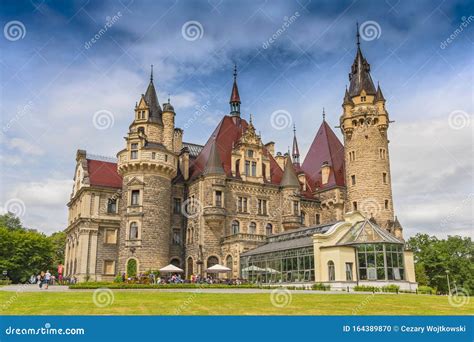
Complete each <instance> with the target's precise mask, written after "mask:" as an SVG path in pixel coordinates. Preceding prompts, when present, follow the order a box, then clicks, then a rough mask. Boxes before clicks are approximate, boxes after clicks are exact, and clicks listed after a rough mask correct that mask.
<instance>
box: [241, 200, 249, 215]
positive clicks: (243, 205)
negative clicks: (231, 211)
mask: <svg viewBox="0 0 474 342" xmlns="http://www.w3.org/2000/svg"><path fill="white" fill-rule="evenodd" d="M247 202H248V198H247V197H244V198H243V203H242V211H243V212H244V213H246V212H247V211H248V210H247Z"/></svg>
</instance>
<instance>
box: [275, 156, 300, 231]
mask: <svg viewBox="0 0 474 342" xmlns="http://www.w3.org/2000/svg"><path fill="white" fill-rule="evenodd" d="M280 189H281V192H282V201H283V205H282V210H283V212H282V224H283V228H284V229H285V230H289V229H295V228H298V227H300V226H301V219H300V212H301V211H300V209H301V208H300V197H299V195H300V182H299V181H298V176H297V175H296V171H295V169H294V167H293V163H292V160H291V157H290V154H289V153H288V154H287V157H286V162H285V169H284V171H283V177H282V178H281V182H280Z"/></svg>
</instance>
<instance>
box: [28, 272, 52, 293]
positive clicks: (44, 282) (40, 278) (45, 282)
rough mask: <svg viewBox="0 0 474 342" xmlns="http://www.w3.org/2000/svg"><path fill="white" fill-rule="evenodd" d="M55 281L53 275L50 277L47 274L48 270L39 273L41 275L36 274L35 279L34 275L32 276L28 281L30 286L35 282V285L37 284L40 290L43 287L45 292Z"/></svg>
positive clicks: (49, 274)
mask: <svg viewBox="0 0 474 342" xmlns="http://www.w3.org/2000/svg"><path fill="white" fill-rule="evenodd" d="M35 280H36V281H35ZM55 281H56V277H55V276H54V275H52V274H51V273H50V272H49V270H47V271H46V272H44V271H41V273H40V274H38V275H37V276H36V277H35V276H34V275H32V276H31V279H30V282H31V283H32V284H34V283H35V282H36V284H38V286H39V288H40V289H42V288H43V286H44V288H45V290H47V289H48V288H49V285H50V284H54V282H55Z"/></svg>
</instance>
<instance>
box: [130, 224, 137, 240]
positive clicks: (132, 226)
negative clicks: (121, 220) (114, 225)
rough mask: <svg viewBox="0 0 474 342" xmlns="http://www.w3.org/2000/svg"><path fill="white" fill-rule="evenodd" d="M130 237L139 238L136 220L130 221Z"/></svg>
mask: <svg viewBox="0 0 474 342" xmlns="http://www.w3.org/2000/svg"><path fill="white" fill-rule="evenodd" d="M128 237H129V239H130V240H136V239H138V224H137V223H136V222H132V223H130V232H129V235H128Z"/></svg>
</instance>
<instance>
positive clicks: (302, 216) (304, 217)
mask: <svg viewBox="0 0 474 342" xmlns="http://www.w3.org/2000/svg"><path fill="white" fill-rule="evenodd" d="M305 221H306V214H305V212H304V211H301V215H300V222H301V224H302V225H303V226H304V224H305Z"/></svg>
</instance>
